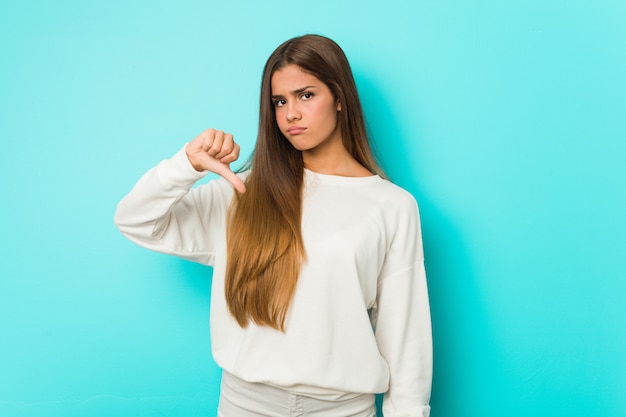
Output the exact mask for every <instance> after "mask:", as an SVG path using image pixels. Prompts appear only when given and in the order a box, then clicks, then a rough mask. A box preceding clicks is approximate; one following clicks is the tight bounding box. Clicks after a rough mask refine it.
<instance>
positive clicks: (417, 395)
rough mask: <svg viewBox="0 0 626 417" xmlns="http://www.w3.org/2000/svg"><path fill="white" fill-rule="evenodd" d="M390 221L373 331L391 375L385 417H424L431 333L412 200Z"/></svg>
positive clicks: (425, 414) (430, 379)
mask: <svg viewBox="0 0 626 417" xmlns="http://www.w3.org/2000/svg"><path fill="white" fill-rule="evenodd" d="M400 206H404V209H402V208H401V207H400V209H402V210H403V212H402V213H400V212H399V213H394V214H395V215H394V216H393V219H392V220H390V222H391V224H392V226H390V229H391V230H393V231H394V232H393V235H392V236H391V237H390V245H389V249H388V251H387V254H386V256H385V261H384V264H383V268H382V271H381V275H380V277H379V284H378V291H377V302H376V319H375V322H374V324H375V331H376V340H377V343H378V347H379V349H380V352H381V354H382V356H383V357H384V358H385V360H386V361H387V364H388V366H389V372H390V381H389V390H388V391H387V392H386V393H385V394H384V397H383V414H384V416H385V417H428V416H429V414H430V405H429V403H430V392H431V384H432V331H431V321H430V307H429V301H428V289H427V286H426V274H425V270H424V256H423V249H422V239H421V229H420V223H419V214H418V209H417V204H416V203H415V200H414V199H413V198H412V197H411V198H410V199H409V201H408V203H407V204H403V205H400Z"/></svg>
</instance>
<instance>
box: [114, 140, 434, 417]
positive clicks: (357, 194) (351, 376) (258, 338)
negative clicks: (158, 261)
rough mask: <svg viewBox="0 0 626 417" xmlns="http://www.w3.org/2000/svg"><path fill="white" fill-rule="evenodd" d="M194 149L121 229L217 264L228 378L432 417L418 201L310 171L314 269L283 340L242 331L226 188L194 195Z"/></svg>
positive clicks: (156, 180)
mask: <svg viewBox="0 0 626 417" xmlns="http://www.w3.org/2000/svg"><path fill="white" fill-rule="evenodd" d="M204 175H206V173H201V172H197V171H196V170H195V169H194V168H193V167H192V166H191V164H190V163H189V160H188V159H187V156H186V154H185V151H184V149H181V150H180V151H179V152H178V153H177V154H176V155H175V156H174V157H173V158H171V159H169V160H165V161H162V162H161V163H159V164H158V165H157V166H156V167H154V168H153V169H151V170H150V171H148V172H147V173H146V174H145V175H144V176H143V177H142V178H141V179H140V180H139V182H138V183H137V184H136V185H135V187H134V188H133V190H132V191H131V192H130V193H129V194H128V195H127V196H126V197H125V198H124V199H123V200H122V201H121V202H120V203H119V205H118V207H117V212H116V214H115V223H116V225H117V226H118V228H119V229H120V231H121V232H122V233H123V234H124V235H126V236H127V237H128V238H129V239H130V240H132V241H133V242H136V243H137V244H139V245H141V246H143V247H145V248H148V249H152V250H155V251H158V252H163V253H167V254H172V255H176V256H179V257H182V258H185V259H189V260H192V261H196V262H199V263H202V264H206V265H211V266H213V268H214V271H213V283H212V286H213V287H212V293H211V313H210V314H211V320H210V323H211V326H210V327H211V341H212V350H213V357H214V359H215V361H216V362H217V364H218V365H219V366H221V367H222V368H223V369H225V370H227V371H228V372H230V373H232V374H234V375H236V376H237V377H239V378H241V379H244V380H246V381H249V382H262V383H266V384H269V385H272V386H276V387H280V388H284V389H286V390H289V391H291V392H294V393H297V394H301V395H308V396H312V397H316V398H322V399H327V400H338V399H344V398H348V397H349V396H355V395H357V394H359V393H381V392H385V396H384V400H383V412H384V414H385V417H417V416H419V417H427V416H428V415H429V412H430V407H429V400H430V389H431V379H432V338H431V325H430V311H429V305H428V292H427V288H426V277H425V273H424V258H423V251H422V241H421V230H420V224H419V215H418V210H417V205H416V203H415V199H414V198H413V197H412V196H411V195H410V194H409V193H408V192H406V191H404V190H403V189H401V188H399V187H397V186H395V185H393V184H392V183H390V182H389V181H386V180H383V179H382V178H380V177H379V176H370V177H340V176H333V175H324V174H318V173H314V172H312V171H309V170H305V190H304V197H303V213H302V235H303V239H304V244H305V250H306V256H307V261H306V262H305V263H304V265H303V266H302V270H301V273H300V276H299V278H298V283H297V287H296V291H295V295H294V298H293V300H292V303H291V305H290V307H289V310H288V313H287V318H286V321H285V326H286V330H285V332H280V331H278V330H275V329H272V328H270V327H267V326H257V325H255V324H254V323H252V322H251V323H250V324H249V325H248V326H247V327H246V328H241V327H240V326H239V325H238V324H237V322H236V321H235V319H234V318H233V317H232V316H231V315H230V313H229V311H228V308H227V306H226V300H225V297H224V272H225V267H226V265H225V262H226V232H225V226H226V212H227V210H228V207H229V204H230V202H231V199H232V198H233V195H234V190H233V188H232V186H231V185H230V184H229V183H228V182H227V181H226V180H223V179H217V180H213V181H209V182H208V183H207V184H203V185H200V186H198V187H196V188H191V187H192V186H193V184H194V183H195V182H196V181H197V180H199V179H200V178H202V177H203V176H204Z"/></svg>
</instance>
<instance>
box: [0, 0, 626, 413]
mask: <svg viewBox="0 0 626 417" xmlns="http://www.w3.org/2000/svg"><path fill="white" fill-rule="evenodd" d="M87 3H92V4H87ZM227 3H228V4H227ZM337 3H339V4H337ZM313 4H315V5H313ZM624 22H626V3H625V2H623V1H617V0H616V1H610V0H596V1H592V0H588V1H564V0H560V1H555V0H542V1H539V0H537V1H522V0H511V1H505V2H493V1H481V0H479V1H473V2H451V1H446V0H444V1H438V2H431V1H404V2H402V1H395V0H390V1H386V2H371V3H367V2H363V1H344V2H336V1H335V0H319V1H317V2H314V3H311V2H300V3H293V2H291V3H286V2H283V1H263V2H253V1H250V2H245V1H242V0H240V1H233V2H230V3H229V2H217V1H212V2H206V1H200V0H197V1H187V2H180V3H178V4H175V2H168V3H165V2H158V1H156V2H155V1H147V0H141V1H111V2H84V1H77V0H75V1H71V0H57V1H54V2H52V1H49V2H44V1H39V2H36V1H17V0H9V1H4V2H3V3H2V5H1V6H0V157H1V164H0V185H1V187H0V190H1V191H2V194H3V196H2V204H1V206H0V212H1V214H2V222H0V236H1V238H0V256H1V257H2V260H1V262H0V338H1V339H0V415H2V416H10V417H20V416H29V417H31V416H32V417H35V416H36V417H48V416H64V417H72V416H76V417H84V416H107V417H109V416H133V417H143V416H168V417H171V416H174V417H177V416H186V417H187V416H214V415H215V413H214V411H213V410H214V408H215V405H216V402H217V395H218V384H219V370H218V369H217V367H216V366H215V364H214V363H213V362H212V359H211V357H210V351H209V345H210V340H209V335H208V314H209V305H208V300H209V291H210V270H209V269H207V268H204V267H202V266H198V265H194V264H191V263H187V262H185V261H181V260H178V259H174V258H169V257H166V256H163V255H158V254H153V253H150V252H148V251H146V250H143V249H141V248H139V247H136V246H134V245H133V244H131V243H130V242H128V241H126V240H125V239H124V238H123V237H122V236H121V235H120V234H119V233H118V232H117V231H116V229H115V228H114V226H113V223H112V216H113V212H114V209H115V205H116V203H117V201H118V200H119V199H120V198H121V197H122V196H123V195H124V194H125V193H126V192H127V191H128V190H129V188H130V187H131V186H132V184H133V183H134V182H135V181H136V180H137V179H138V178H139V176H140V175H141V174H142V173H143V172H144V171H146V170H147V169H148V168H150V167H151V166H152V165H154V164H155V163H157V162H158V161H159V160H160V159H162V158H165V157H168V156H169V155H171V154H173V153H174V152H175V151H176V150H178V149H179V147H180V146H182V145H183V144H184V143H185V142H186V141H187V140H190V139H191V138H193V137H194V135H196V134H197V133H199V132H200V131H201V130H203V129H205V128H207V127H217V128H221V129H225V130H229V131H232V132H233V133H234V134H235V136H236V138H237V139H238V140H239V141H240V142H241V144H242V147H243V149H244V153H246V154H247V153H249V152H250V151H251V150H252V145H253V142H254V137H255V131H256V122H257V119H256V117H257V101H258V87H259V84H260V74H261V70H262V66H263V64H264V61H265V59H266V58H267V56H268V55H269V53H270V52H271V51H272V50H273V49H274V48H275V47H276V46H277V45H278V44H279V43H280V42H282V41H283V40H285V39H287V38H289V37H292V36H295V35H299V34H303V33H307V32H317V33H322V34H326V35H328V36H330V37H332V38H334V39H336V40H337V41H338V42H339V43H340V44H341V45H342V46H343V47H344V49H345V51H346V53H347V55H348V57H349V58H350V60H351V62H352V65H353V68H354V71H355V75H356V78H357V82H358V84H359V87H360V89H361V93H362V98H363V101H364V106H365V108H366V111H367V115H368V117H369V126H370V129H371V132H372V135H373V138H374V140H375V142H376V146H377V148H378V150H379V152H380V154H381V156H382V159H383V160H384V163H385V165H386V167H387V169H388V171H389V173H390V174H391V177H392V179H393V180H394V181H396V182H397V183H398V184H400V185H402V186H403V187H405V188H407V189H408V190H409V191H411V192H412V193H413V194H414V195H415V196H416V197H417V199H418V200H419V202H420V207H421V213H422V221H423V225H424V240H425V250H426V257H427V270H428V274H429V280H430V291H431V300H432V312H433V325H434V336H435V355H436V356H435V380H434V391H433V399H432V406H433V414H432V415H433V417H474V416H476V417H478V416H480V417H502V416H507V417H516V416H520V417H521V416H524V417H526V416H530V415H532V416H550V417H554V416H568V417H572V416H590V415H596V416H623V415H626V395H624V393H625V392H626V332H625V331H624V323H625V320H626V303H624V301H625V300H624V298H625V294H626V256H625V255H626V253H625V251H626V239H625V236H626V220H625V218H626V216H624V211H625V210H626V193H625V191H624V190H626V169H625V168H624V165H625V164H624V161H625V160H626V123H625V122H624V120H625V119H626V117H625V116H626V99H625V97H626V83H625V82H624V77H625V74H626V53H625V51H626V25H625V24H624Z"/></svg>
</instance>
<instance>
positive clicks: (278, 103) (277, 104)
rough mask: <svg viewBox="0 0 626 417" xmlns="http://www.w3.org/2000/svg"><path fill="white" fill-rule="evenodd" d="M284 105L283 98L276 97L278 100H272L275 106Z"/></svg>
mask: <svg viewBox="0 0 626 417" xmlns="http://www.w3.org/2000/svg"><path fill="white" fill-rule="evenodd" d="M284 105H285V100H283V99H282V98H280V99H278V100H274V106H275V107H282V106H284Z"/></svg>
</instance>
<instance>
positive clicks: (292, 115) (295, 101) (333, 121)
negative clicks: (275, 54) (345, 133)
mask: <svg viewBox="0 0 626 417" xmlns="http://www.w3.org/2000/svg"><path fill="white" fill-rule="evenodd" d="M271 82H272V84H271V88H272V102H273V104H274V110H275V114H276V122H277V123H278V127H279V128H280V131H281V132H282V133H283V135H285V137H286V138H287V140H289V142H290V143H291V144H292V145H293V147H294V148H296V149H298V150H300V151H302V152H303V156H304V157H305V158H306V157H307V155H308V156H311V155H319V156H323V155H329V153H327V152H334V151H336V150H337V147H341V148H343V143H342V141H341V132H340V129H339V126H338V124H337V112H338V111H341V104H340V103H337V100H336V99H335V97H333V94H332V93H331V92H330V89H329V88H328V86H327V85H326V84H324V83H323V82H321V81H320V80H319V79H317V78H316V77H315V76H314V75H311V74H309V73H306V72H304V71H303V70H302V68H300V67H299V66H297V65H293V64H290V65H287V66H286V67H283V68H281V69H279V70H278V71H276V72H274V74H273V75H272V80H271Z"/></svg>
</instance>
